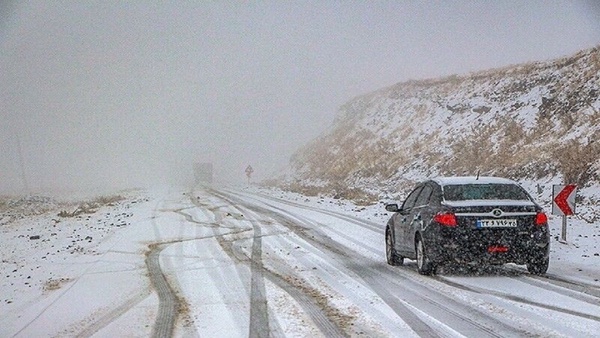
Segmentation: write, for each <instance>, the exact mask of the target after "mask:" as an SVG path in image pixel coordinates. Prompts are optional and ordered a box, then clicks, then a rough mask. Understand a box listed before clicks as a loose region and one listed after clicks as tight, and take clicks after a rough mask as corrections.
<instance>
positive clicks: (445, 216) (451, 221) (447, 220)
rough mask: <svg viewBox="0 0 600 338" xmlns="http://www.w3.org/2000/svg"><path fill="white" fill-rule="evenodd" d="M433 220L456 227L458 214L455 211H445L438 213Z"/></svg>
mask: <svg viewBox="0 0 600 338" xmlns="http://www.w3.org/2000/svg"><path fill="white" fill-rule="evenodd" d="M433 220H434V221H435V222H437V223H439V224H440V225H443V226H446V227H455V226H457V225H458V223H457V222H456V216H455V215H454V214H453V213H448V212H445V213H439V214H436V215H435V216H433Z"/></svg>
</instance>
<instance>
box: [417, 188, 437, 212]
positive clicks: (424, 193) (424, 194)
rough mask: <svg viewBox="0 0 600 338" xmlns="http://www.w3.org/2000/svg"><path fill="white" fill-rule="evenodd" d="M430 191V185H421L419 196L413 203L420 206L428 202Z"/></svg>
mask: <svg viewBox="0 0 600 338" xmlns="http://www.w3.org/2000/svg"><path fill="white" fill-rule="evenodd" d="M432 191H433V189H432V188H431V186H429V185H425V186H424V187H423V190H421V193H420V194H419V197H418V198H417V202H416V203H415V206H417V207H420V206H423V205H427V204H428V203H429V197H430V196H431V192H432Z"/></svg>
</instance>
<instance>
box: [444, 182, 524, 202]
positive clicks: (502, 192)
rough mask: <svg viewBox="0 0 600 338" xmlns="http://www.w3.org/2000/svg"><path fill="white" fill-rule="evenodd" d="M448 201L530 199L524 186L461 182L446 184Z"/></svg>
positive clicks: (445, 195)
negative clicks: (458, 183) (459, 183)
mask: <svg viewBox="0 0 600 338" xmlns="http://www.w3.org/2000/svg"><path fill="white" fill-rule="evenodd" d="M444 199H445V200H446V201H467V200H529V196H528V195H527V193H526V192H525V191H524V190H523V188H521V187H519V186H518V185H514V184H461V185H446V186H444Z"/></svg>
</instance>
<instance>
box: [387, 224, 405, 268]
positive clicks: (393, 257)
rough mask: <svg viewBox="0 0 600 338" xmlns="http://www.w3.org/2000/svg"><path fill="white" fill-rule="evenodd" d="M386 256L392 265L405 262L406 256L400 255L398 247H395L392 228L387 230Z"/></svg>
mask: <svg viewBox="0 0 600 338" xmlns="http://www.w3.org/2000/svg"><path fill="white" fill-rule="evenodd" d="M385 258H386V260H387V263H388V264H389V265H392V266H398V265H402V264H404V257H402V256H400V255H398V253H397V252H396V249H394V237H393V236H392V232H391V231H390V228H386V230H385Z"/></svg>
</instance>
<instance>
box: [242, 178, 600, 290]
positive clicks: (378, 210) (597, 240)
mask: <svg viewBox="0 0 600 338" xmlns="http://www.w3.org/2000/svg"><path fill="white" fill-rule="evenodd" d="M241 189H244V190H246V191H249V192H253V193H259V194H264V195H268V196H271V197H275V198H279V199H283V200H288V201H291V202H294V203H298V204H302V205H306V206H310V207H315V208H320V209H326V210H332V211H338V212H342V213H345V214H348V215H351V216H354V217H359V218H362V219H366V220H369V221H372V222H375V223H378V224H381V229H382V230H381V231H382V232H381V233H382V235H381V236H382V242H381V243H382V244H381V245H382V246H381V250H382V252H383V250H384V249H385V248H384V244H383V229H384V226H385V224H386V222H387V221H388V219H389V217H390V216H391V214H390V213H388V212H386V211H385V209H384V204H385V203H390V202H400V201H380V202H379V203H378V204H373V205H369V206H357V205H355V204H353V203H352V202H351V201H348V200H342V199H334V198H331V197H326V196H304V195H300V194H297V193H293V192H288V191H282V190H278V189H273V188H262V187H258V186H254V185H252V186H244V187H243V188H241ZM588 190H589V189H588ZM592 190H594V189H592ZM596 190H597V191H598V194H597V195H600V188H598V189H596ZM596 190H594V191H596ZM587 194H588V195H589V194H590V192H589V191H588V192H587ZM538 202H539V203H540V204H541V205H542V207H543V208H544V210H546V213H547V214H548V218H549V225H550V231H551V234H552V240H551V247H550V248H551V253H550V268H549V269H548V274H551V275H556V276H560V277H563V278H565V279H568V280H573V281H579V282H584V283H588V284H591V285H597V286H600V221H598V222H595V223H589V222H587V221H585V220H584V219H582V218H581V217H577V215H576V216H570V217H568V227H567V243H561V242H560V241H559V239H560V234H561V230H562V216H555V215H551V205H550V204H549V203H550V198H546V199H541V200H538ZM594 207H596V208H600V206H594V205H589V204H587V205H585V206H581V207H580V208H581V211H582V212H583V211H584V210H585V212H586V214H592V213H593V212H595V213H600V210H590V209H593V208H594Z"/></svg>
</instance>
